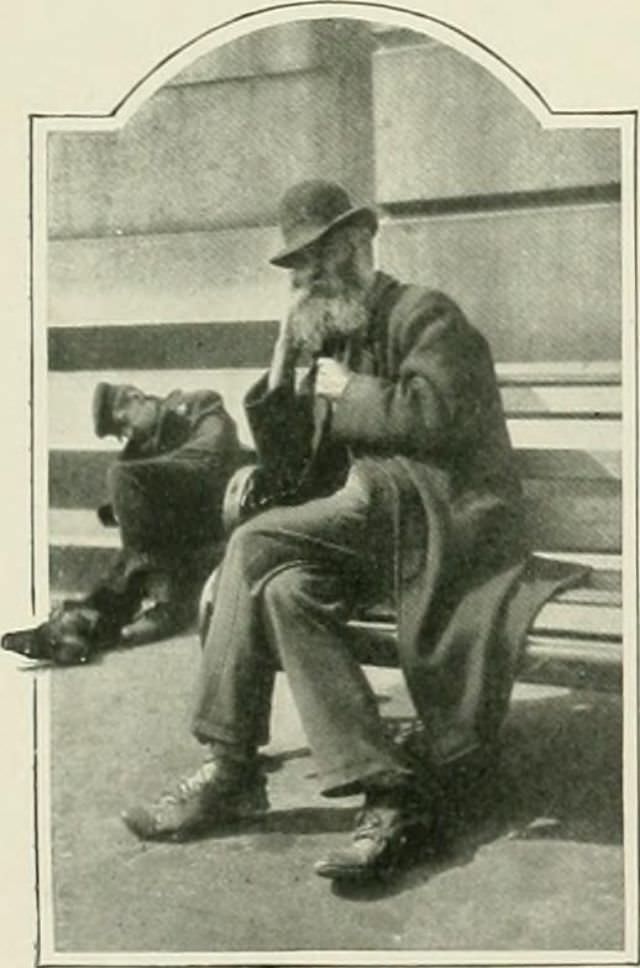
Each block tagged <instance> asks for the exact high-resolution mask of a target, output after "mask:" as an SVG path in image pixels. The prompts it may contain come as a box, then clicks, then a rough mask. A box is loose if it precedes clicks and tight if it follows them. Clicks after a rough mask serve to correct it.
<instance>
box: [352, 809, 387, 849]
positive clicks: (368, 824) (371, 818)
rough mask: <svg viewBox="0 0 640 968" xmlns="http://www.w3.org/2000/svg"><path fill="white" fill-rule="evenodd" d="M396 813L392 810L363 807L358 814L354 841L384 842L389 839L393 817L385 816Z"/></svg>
mask: <svg viewBox="0 0 640 968" xmlns="http://www.w3.org/2000/svg"><path fill="white" fill-rule="evenodd" d="M392 812H393V813H395V812H396V811H395V810H394V811H392V810H391V809H389V808H388V809H386V810H385V809H384V808H382V809H381V808H379V807H371V806H369V807H363V809H362V810H360V811H359V812H358V813H357V814H356V828H355V830H354V832H353V839H354V840H375V841H383V840H386V839H387V838H388V837H389V834H390V829H389V828H390V826H391V825H390V824H389V820H390V819H391V817H389V816H385V814H390V813H392Z"/></svg>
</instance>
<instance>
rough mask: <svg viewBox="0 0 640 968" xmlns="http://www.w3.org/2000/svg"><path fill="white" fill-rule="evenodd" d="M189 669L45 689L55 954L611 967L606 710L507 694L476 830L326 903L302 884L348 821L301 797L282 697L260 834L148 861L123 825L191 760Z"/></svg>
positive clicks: (180, 655)
mask: <svg viewBox="0 0 640 968" xmlns="http://www.w3.org/2000/svg"><path fill="white" fill-rule="evenodd" d="M197 654H198V646H197V643H196V640H195V638H192V637H186V638H181V639H174V640H171V641H169V642H165V643H161V644H157V645H153V646H147V647H145V648H139V649H136V650H132V651H130V652H118V653H112V654H111V655H108V656H106V657H105V658H104V659H103V661H102V662H100V663H97V664H95V665H93V666H89V667H83V668H74V669H56V670H52V671H51V673H47V675H49V676H50V682H49V685H50V690H51V693H50V694H51V749H52V783H51V811H52V829H53V835H52V840H53V843H52V847H53V851H52V857H53V865H52V866H53V900H54V926H55V949H56V950H57V951H59V952H111V953H113V952H118V951H121V952H129V951H139V952H153V951H155V952H222V951H235V952H237V951H243V950H245V951H246V950H251V951H268V952H274V951H286V952H295V951H307V950H309V949H321V950H340V951H353V950H354V949H355V950H367V951H371V950H389V951H395V952H396V953H399V952H402V951H405V952H411V951H413V950H428V951H432V952H437V951H443V952H445V951H446V952H451V951H452V950H457V951H460V952H463V953H464V952H467V951H470V950H486V951H491V950H495V951H503V952H504V951H505V950H513V951H517V952H523V951H525V950H529V951H531V950H533V951H549V950H553V949H555V950H560V951H564V950H583V951H584V950H590V949H598V950H603V949H613V950H620V949H621V948H622V947H623V869H622V862H623V856H622V846H621V840H622V835H621V829H622V821H621V771H620V763H621V722H620V702H619V699H618V697H616V696H612V695H604V694H600V695H596V694H592V693H577V692H576V693H570V692H565V691H560V690H549V689H541V688H533V687H524V686H520V687H518V690H517V693H516V697H515V699H514V704H513V709H512V713H511V716H510V719H509V723H508V728H507V734H506V748H505V755H504V758H503V762H502V765H501V768H500V771H499V775H498V776H497V777H496V779H495V784H494V786H493V789H492V791H491V802H490V803H489V802H487V804H486V806H487V811H488V815H486V816H485V817H484V819H482V820H480V819H479V818H477V817H476V818H475V819H474V818H473V817H472V816H471V815H470V816H469V817H468V818H467V821H466V822H465V824H463V825H462V827H461V828H460V829H459V830H458V834H457V837H456V839H455V842H454V843H453V844H451V845H450V846H449V847H448V848H447V849H446V850H443V852H442V854H441V855H440V856H438V857H424V858H422V859H421V860H419V861H418V863H417V864H416V866H415V867H413V868H412V869H411V870H409V871H407V872H405V873H404V874H403V875H402V876H400V877H399V878H397V879H396V880H395V881H392V882H391V883H389V884H386V885H375V886H370V887H368V888H366V889H365V888H361V889H359V890H351V891H342V892H339V891H337V890H336V889H335V888H332V886H331V884H330V883H329V882H327V881H323V880H322V879H320V878H318V877H317V876H315V875H314V874H313V872H312V865H313V861H314V860H315V859H316V858H317V857H318V856H320V855H321V854H323V853H324V851H325V850H326V848H327V847H329V845H331V844H334V843H336V842H337V841H338V839H339V838H340V837H343V836H344V835H345V832H346V831H347V830H348V829H349V828H350V825H351V823H352V819H353V814H354V810H355V806H356V804H357V801H355V800H348V801H339V802H336V801H328V800H323V799H322V798H321V797H319V796H318V795H317V791H316V786H315V780H314V776H313V761H312V759H311V757H310V756H309V754H308V751H307V749H306V748H305V744H304V739H303V736H302V734H301V731H300V727H299V724H298V721H297V718H296V716H295V714H294V713H293V712H292V710H291V704H290V701H289V697H288V694H287V690H286V684H285V683H284V682H283V681H280V682H279V683H278V691H277V700H276V709H275V717H274V730H273V743H272V746H271V747H270V748H269V753H270V754H271V755H272V759H271V761H270V763H271V767H272V773H271V777H270V791H271V800H272V806H273V810H272V813H271V814H270V815H269V816H268V817H267V819H266V820H265V821H263V822H262V823H260V824H257V825H254V826H253V827H246V828H244V829H242V830H237V829H229V830H227V831H225V832H224V834H223V835H222V836H217V837H213V836H208V837H205V838H202V839H200V840H198V841H196V842H191V843H188V844H153V845H143V844H140V843H139V842H137V841H136V840H135V839H134V838H133V837H132V836H131V835H130V834H129V833H128V832H127V830H126V829H125V827H124V826H123V825H122V823H121V821H120V819H119V813H120V811H121V810H122V809H123V807H125V806H126V805H128V804H130V803H132V802H138V801H140V800H145V799H146V798H148V797H152V796H154V795H155V794H156V793H158V792H159V791H160V790H161V789H162V788H163V787H164V786H165V785H166V784H167V783H169V782H170V781H171V780H172V779H173V778H175V777H176V776H178V775H181V774H183V773H185V772H188V771H189V769H191V768H192V767H194V766H196V765H197V764H198V762H199V760H200V751H199V748H198V746H197V744H196V743H195V742H193V741H192V740H191V739H190V737H189V734H188V730H187V718H188V707H189V695H190V692H191V688H192V684H193V675H194V671H195V668H196V662H197ZM41 675H42V674H41ZM371 675H372V679H373V682H374V685H375V688H376V692H377V694H378V695H379V697H380V701H381V704H382V706H381V708H382V709H383V711H384V714H385V716H389V717H399V718H402V717H405V716H407V715H408V714H409V713H410V709H409V705H408V701H407V699H406V696H405V693H404V689H403V687H402V684H401V680H400V678H399V675H398V673H397V672H396V671H394V670H372V672H371ZM300 957H301V958H302V955H301V956H300ZM187 960H188V958H187ZM265 960H268V958H266V959H265Z"/></svg>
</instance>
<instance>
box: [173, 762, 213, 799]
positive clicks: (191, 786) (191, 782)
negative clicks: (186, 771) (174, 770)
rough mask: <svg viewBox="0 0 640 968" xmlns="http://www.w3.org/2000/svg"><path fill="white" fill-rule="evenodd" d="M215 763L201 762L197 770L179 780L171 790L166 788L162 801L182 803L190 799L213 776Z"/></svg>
mask: <svg viewBox="0 0 640 968" xmlns="http://www.w3.org/2000/svg"><path fill="white" fill-rule="evenodd" d="M215 772H216V764H215V763H213V762H211V761H207V762H205V763H203V764H202V766H201V767H200V769H199V770H197V771H196V772H195V773H194V774H193V775H192V776H187V777H184V778H183V779H182V780H180V781H179V783H178V784H177V786H176V787H174V788H173V789H172V790H168V791H167V792H166V793H165V794H164V795H163V796H162V798H161V799H162V802H163V803H166V804H173V803H184V802H185V801H188V800H190V799H191V798H192V797H194V796H195V795H196V794H198V793H200V792H201V790H202V789H203V787H205V786H206V785H207V784H208V783H210V781H211V780H212V779H213V777H214V776H215Z"/></svg>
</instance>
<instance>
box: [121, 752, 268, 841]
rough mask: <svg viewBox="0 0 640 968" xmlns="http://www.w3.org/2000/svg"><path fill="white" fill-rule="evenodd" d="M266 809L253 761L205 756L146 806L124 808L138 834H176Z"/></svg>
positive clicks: (154, 836) (124, 816)
mask: <svg viewBox="0 0 640 968" xmlns="http://www.w3.org/2000/svg"><path fill="white" fill-rule="evenodd" d="M268 809H269V800H268V798H267V792H266V784H265V780H264V776H263V775H262V773H261V771H260V770H259V769H258V768H257V767H252V768H251V769H244V770H241V769H240V768H239V767H238V765H237V764H232V765H228V764H225V763H224V762H223V761H220V760H215V759H211V760H207V761H205V763H203V765H202V766H201V767H200V769H199V770H198V771H197V772H196V773H195V774H194V775H193V776H190V777H187V778H186V779H184V780H181V781H180V782H179V783H178V784H177V785H176V787H175V788H174V789H173V790H170V791H169V792H167V793H164V794H163V795H162V796H161V797H160V798H159V799H158V800H157V801H156V802H155V803H152V804H150V805H149V806H138V807H132V808H131V809H130V810H127V811H125V812H124V813H123V814H122V819H123V821H124V823H125V824H126V826H127V827H128V828H129V830H131V831H132V833H134V834H135V835H136V836H137V837H139V838H140V839H141V840H166V839H174V840H179V839H182V838H184V837H186V836H189V835H193V834H195V833H197V832H199V831H204V830H207V829H211V828H213V827H215V826H216V825H219V824H223V823H228V822H231V821H234V820H241V819H248V818H252V817H258V816H261V815H262V814H264V813H266V811H267V810H268Z"/></svg>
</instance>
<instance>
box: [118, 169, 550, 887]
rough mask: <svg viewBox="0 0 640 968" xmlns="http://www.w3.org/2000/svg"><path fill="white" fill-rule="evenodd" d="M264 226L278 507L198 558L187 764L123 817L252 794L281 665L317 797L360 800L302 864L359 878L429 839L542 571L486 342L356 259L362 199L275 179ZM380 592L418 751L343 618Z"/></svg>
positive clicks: (483, 724)
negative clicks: (203, 588)
mask: <svg viewBox="0 0 640 968" xmlns="http://www.w3.org/2000/svg"><path fill="white" fill-rule="evenodd" d="M281 225H282V230H283V235H284V240H285V247H284V249H283V250H282V251H281V252H280V253H278V255H276V256H275V257H274V258H273V259H272V262H273V263H274V264H276V265H278V266H283V267H285V268H287V269H288V270H289V271H290V273H291V282H292V295H291V307H290V310H289V312H288V313H287V314H286V315H285V317H284V319H283V321H282V323H281V327H280V333H279V336H278V339H277V342H276V345H275V348H274V351H273V356H272V361H271V366H270V369H269V371H268V373H266V374H265V375H264V376H263V377H262V378H261V379H260V381H259V382H258V383H257V384H256V385H255V386H254V387H253V388H252V389H251V391H250V392H249V394H248V396H247V398H246V410H247V414H248V418H249V421H250V424H251V427H252V431H253V434H254V439H255V443H256V447H257V451H258V454H259V457H260V468H261V474H262V486H263V490H264V494H265V495H268V494H271V495H272V496H273V495H275V496H276V501H277V504H276V506H273V507H271V508H269V509H268V510H264V511H262V512H261V513H258V514H257V515H255V516H254V517H253V518H251V519H250V520H248V521H246V522H245V523H243V524H241V525H240V526H239V527H238V528H237V529H236V531H235V532H234V534H233V535H232V537H231V540H230V542H229V545H228V548H227V552H226V555H225V559H224V562H223V565H222V568H221V569H220V572H219V576H218V581H217V585H216V594H215V601H214V605H213V610H212V614H211V620H210V622H209V625H208V629H207V630H206V634H205V637H204V642H203V645H204V649H203V656H202V665H201V669H200V674H199V680H198V692H197V697H196V703H195V710H194V715H193V724H192V725H193V731H194V733H195V735H196V737H197V738H198V739H199V740H200V741H201V742H202V743H204V744H206V745H207V749H208V752H207V757H206V759H205V762H204V765H203V766H202V767H201V768H200V770H199V771H198V772H197V773H196V774H195V775H194V776H191V777H189V778H187V779H185V780H183V781H182V782H181V783H179V784H178V786H177V787H176V789H175V790H173V791H170V792H168V793H167V794H165V795H163V796H161V797H160V798H159V799H158V800H157V801H156V802H155V803H152V804H151V805H149V806H139V807H134V808H132V809H131V810H129V811H128V812H127V813H125V814H124V820H125V822H126V823H127V825H128V826H129V828H130V829H131V830H133V831H134V832H135V833H136V834H137V835H138V836H139V837H141V838H143V839H153V838H163V837H184V836H185V835H188V834H190V833H192V832H194V831H196V830H199V829H202V828H203V827H205V828H211V829H213V828H215V826H216V825H218V824H220V823H224V822H228V821H230V820H235V819H239V818H241V817H246V816H255V815H256V814H259V813H261V812H263V811H265V810H266V809H267V808H268V801H267V796H266V789H265V779H264V776H263V775H262V772H261V769H260V761H259V758H258V756H257V751H258V749H259V747H260V746H261V745H263V744H265V743H266V742H267V741H268V738H269V717H270V704H271V696H272V691H273V683H274V674H275V671H276V670H277V669H278V668H282V669H283V670H284V672H285V673H286V675H287V677H288V682H289V686H290V689H291V694H292V696H293V699H294V702H295V705H296V707H297V710H298V712H299V715H300V719H301V722H302V725H303V728H304V730H305V733H306V736H307V740H308V743H309V746H310V748H311V751H312V753H313V755H314V757H315V760H316V764H317V769H318V774H319V777H320V784H321V791H322V793H323V794H324V795H325V796H327V797H343V796H350V795H354V794H362V795H363V797H364V805H363V810H362V812H361V813H360V814H359V815H358V818H357V821H356V827H355V830H354V833H353V836H352V837H351V839H350V841H349V842H348V843H347V844H346V845H345V846H344V847H343V848H341V849H338V850H336V851H333V852H331V853H330V854H329V855H328V856H327V857H325V858H323V859H321V860H320V861H319V862H318V864H317V865H316V871H317V873H318V874H320V875H322V876H326V877H331V878H360V877H367V876H370V875H371V874H377V873H379V872H380V871H381V870H384V869H386V868H387V867H388V866H389V865H391V864H393V863H394V862H396V861H397V859H398V858H399V857H400V856H401V855H402V853H403V851H406V849H407V846H411V845H415V844H416V843H425V842H427V843H428V841H429V838H432V837H433V836H434V834H435V831H436V829H437V825H438V820H439V813H440V811H441V810H442V803H441V800H440V798H439V796H438V792H439V790H440V789H441V786H440V778H441V777H442V775H443V771H445V770H446V769H447V767H449V766H451V765H452V764H455V763H457V762H462V761H465V760H466V759H467V758H469V757H471V756H474V755H477V756H480V755H481V754H482V753H483V752H486V751H488V750H492V749H493V748H494V746H495V743H496V739H497V734H498V730H499V727H500V724H501V721H502V719H503V717H504V713H505V711H506V708H507V704H508V699H509V693H510V688H511V685H512V682H513V677H514V672H515V669H516V665H517V659H518V655H519V650H520V648H521V645H522V642H523V640H524V638H525V634H526V630H527V627H528V625H529V622H530V621H531V618H532V617H533V615H534V613H535V611H536V610H537V608H538V607H540V605H541V604H542V602H543V601H544V600H545V598H546V597H547V596H548V595H549V594H550V593H551V592H552V591H554V590H555V588H556V587H558V583H559V581H560V579H559V578H558V577H557V576H545V575H539V574H537V573H536V574H534V573H532V571H531V567H530V561H529V559H528V555H527V548H526V541H525V538H524V530H523V519H522V505H521V488H520V484H519V481H518V477H517V474H516V470H515V467H514V459H513V453H512V449H511V445H510V441H509V436H508V433H507V428H506V423H505V418H504V413H503V410H502V406H501V401H500V395H499V391H498V388H497V385H496V380H495V374H494V367H493V363H492V358H491V354H490V351H489V348H488V345H487V342H486V340H485V338H484V337H483V336H482V335H481V334H480V333H479V332H478V331H477V330H476V329H474V328H473V327H472V326H471V325H470V324H469V323H468V322H467V320H466V319H465V317H464V315H463V314H462V312H461V310H460V309H459V308H458V307H457V306H456V305H455V303H454V302H452V301H451V299H449V298H448V297H447V296H445V295H443V294H442V293H440V292H436V291H432V290H429V289H424V288H420V287H418V286H414V285H406V284H402V283H400V282H398V281H397V280H395V279H393V278H391V277H390V276H388V275H386V274H384V273H382V272H378V271H376V270H375V268H374V263H373V250H372V238H373V236H374V233H375V232H376V229H377V219H376V214H375V212H374V211H373V210H372V209H370V208H366V207H356V206H353V205H352V203H351V200H350V198H349V196H348V195H347V193H346V192H345V191H344V190H343V189H342V188H341V187H339V186H338V185H335V184H333V183H331V182H324V181H307V182H303V183H301V184H299V185H296V186H294V187H293V188H292V189H291V190H290V191H289V192H288V193H287V194H286V195H285V197H284V199H283V202H282V206H281ZM305 357H306V358H307V360H308V362H310V364H311V365H310V368H309V370H308V372H307V375H306V377H305V378H304V379H303V380H302V382H301V383H300V384H299V385H298V384H297V382H296V369H297V368H299V366H300V364H301V363H302V362H303V361H304V359H305ZM389 589H391V591H392V593H393V594H395V596H396V605H397V613H398V646H397V648H398V661H399V663H400V665H401V667H402V669H403V672H404V674H405V678H406V682H407V686H408V689H409V692H410V695H411V698H412V700H413V703H414V705H415V707H416V711H417V713H418V715H419V716H420V718H421V720H422V722H423V724H424V730H425V736H426V738H427V742H426V748H425V752H424V759H423V761H422V762H421V764H420V767H419V769H417V768H416V765H415V763H413V762H411V761H410V760H408V759H405V758H404V757H402V756H401V755H400V754H399V751H398V747H397V746H396V745H395V744H393V743H392V742H391V741H390V739H389V734H388V731H387V730H385V728H384V723H383V721H382V719H381V716H380V713H379V710H378V705H377V702H376V699H375V696H374V694H373V692H372V689H371V686H370V684H369V682H368V680H367V678H366V675H365V674H364V672H363V669H362V667H361V665H360V664H359V662H358V660H357V658H356V655H355V654H354V651H353V650H352V648H351V643H350V636H349V629H348V627H347V622H348V620H349V618H350V617H351V616H352V615H353V612H354V609H355V608H356V606H357V604H358V603H359V602H362V601H363V600H364V599H365V598H367V597H368V598H371V597H375V596H376V595H381V594H382V593H383V592H384V591H385V590H386V591H387V592H388V591H389Z"/></svg>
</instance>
